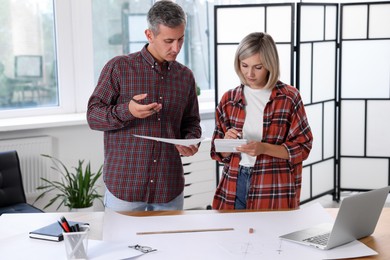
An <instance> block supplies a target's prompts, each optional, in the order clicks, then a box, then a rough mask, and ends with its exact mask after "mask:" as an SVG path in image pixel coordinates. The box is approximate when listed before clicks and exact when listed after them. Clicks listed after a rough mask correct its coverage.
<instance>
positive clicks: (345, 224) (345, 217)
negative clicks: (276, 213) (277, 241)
mask: <svg viewBox="0 0 390 260" xmlns="http://www.w3.org/2000/svg"><path fill="white" fill-rule="evenodd" d="M389 191H390V186H389V187H384V188H381V189H376V190H372V191H367V192H363V193H360V194H357V195H354V196H350V197H346V198H344V199H343V201H342V202H341V205H340V209H339V212H338V214H337V217H336V220H335V222H334V224H332V223H324V224H320V225H317V226H314V227H311V228H307V229H304V230H299V231H295V232H292V233H289V234H286V235H282V236H280V238H281V239H284V240H288V241H293V242H297V243H301V244H305V245H309V246H313V247H316V248H319V249H331V248H334V247H337V246H341V245H343V244H346V243H349V242H352V241H354V240H356V239H360V238H363V237H366V236H369V235H371V234H372V233H373V232H374V230H375V227H376V224H377V223H378V219H379V216H380V214H381V212H382V209H383V206H384V204H385V202H386V198H387V195H388V194H389Z"/></svg>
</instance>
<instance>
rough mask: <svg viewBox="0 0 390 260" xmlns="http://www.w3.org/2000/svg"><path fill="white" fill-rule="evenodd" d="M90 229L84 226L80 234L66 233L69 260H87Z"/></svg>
mask: <svg viewBox="0 0 390 260" xmlns="http://www.w3.org/2000/svg"><path fill="white" fill-rule="evenodd" d="M88 233H89V227H88V226H82V227H81V231H79V232H64V233H63V235H64V242H65V251H66V257H67V259H87V249H88Z"/></svg>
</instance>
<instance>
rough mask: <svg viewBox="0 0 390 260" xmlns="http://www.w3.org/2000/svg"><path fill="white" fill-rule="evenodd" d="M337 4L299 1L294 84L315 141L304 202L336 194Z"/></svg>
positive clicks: (306, 169) (305, 179)
mask: <svg viewBox="0 0 390 260" xmlns="http://www.w3.org/2000/svg"><path fill="white" fill-rule="evenodd" d="M337 17H338V5H337V4H306V3H302V4H298V6H297V34H296V35H297V48H296V50H297V62H296V75H297V76H296V82H295V86H296V87H297V88H298V89H299V90H300V93H301V96H302V100H303V102H304V104H305V108H306V113H307V116H308V119H309V123H310V126H311V129H312V132H313V136H314V142H313V148H312V150H311V153H310V156H309V158H308V159H307V160H306V161H304V168H303V173H302V193H301V201H302V203H304V202H305V201H307V200H310V199H313V198H316V197H319V196H322V195H324V194H327V193H334V187H335V177H336V171H335V169H336V166H335V160H336V159H335V158H336V157H335V151H336V130H335V124H336V90H337V88H336V86H337V78H336V75H337V35H338V30H337V23H338V20H337Z"/></svg>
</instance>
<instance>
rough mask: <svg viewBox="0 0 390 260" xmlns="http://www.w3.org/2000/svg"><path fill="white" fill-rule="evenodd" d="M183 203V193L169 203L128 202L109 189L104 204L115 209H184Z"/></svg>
mask: <svg viewBox="0 0 390 260" xmlns="http://www.w3.org/2000/svg"><path fill="white" fill-rule="evenodd" d="M183 204H184V195H183V193H181V194H180V195H179V196H177V197H176V198H174V199H173V200H171V201H170V202H167V203H147V202H141V201H140V202H128V201H124V200H121V199H118V198H117V197H115V196H114V195H113V194H112V193H111V192H110V191H109V190H106V194H105V195H104V206H105V207H106V208H109V209H111V210H114V211H157V210H183Z"/></svg>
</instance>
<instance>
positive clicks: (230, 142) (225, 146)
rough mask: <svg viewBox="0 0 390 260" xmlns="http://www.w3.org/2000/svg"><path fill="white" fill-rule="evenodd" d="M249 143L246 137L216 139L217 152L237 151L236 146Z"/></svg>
mask: <svg viewBox="0 0 390 260" xmlns="http://www.w3.org/2000/svg"><path fill="white" fill-rule="evenodd" d="M247 143H248V141H247V140H246V139H214V145H215V151H216V152H217V153H237V150H236V147H237V146H240V145H243V144H247Z"/></svg>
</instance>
